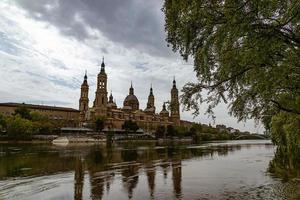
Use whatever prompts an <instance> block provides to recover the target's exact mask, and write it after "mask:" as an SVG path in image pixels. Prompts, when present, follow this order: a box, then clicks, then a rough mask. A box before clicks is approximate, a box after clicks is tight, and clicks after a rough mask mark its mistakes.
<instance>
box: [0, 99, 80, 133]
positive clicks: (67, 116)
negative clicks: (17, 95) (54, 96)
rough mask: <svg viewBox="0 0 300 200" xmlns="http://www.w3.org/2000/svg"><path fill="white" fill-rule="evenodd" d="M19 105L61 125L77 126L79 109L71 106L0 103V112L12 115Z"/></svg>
mask: <svg viewBox="0 0 300 200" xmlns="http://www.w3.org/2000/svg"><path fill="white" fill-rule="evenodd" d="M19 107H25V108H28V109H29V110H30V111H32V112H37V113H39V114H40V115H42V116H45V117H47V118H48V119H49V120H53V121H55V122H57V123H60V124H62V125H63V126H70V127H76V126H78V121H79V120H78V119H79V110H76V109H73V108H65V107H56V106H44V105H33V104H25V103H0V114H2V115H4V116H12V115H13V114H14V113H15V110H16V109H17V108H19Z"/></svg>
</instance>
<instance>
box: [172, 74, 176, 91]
mask: <svg viewBox="0 0 300 200" xmlns="http://www.w3.org/2000/svg"><path fill="white" fill-rule="evenodd" d="M173 88H176V80H175V76H174V77H173Z"/></svg>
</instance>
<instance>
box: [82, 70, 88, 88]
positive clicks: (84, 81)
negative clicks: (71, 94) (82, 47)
mask: <svg viewBox="0 0 300 200" xmlns="http://www.w3.org/2000/svg"><path fill="white" fill-rule="evenodd" d="M87 84H88V83H87V71H86V70H85V74H84V79H83V83H82V85H87Z"/></svg>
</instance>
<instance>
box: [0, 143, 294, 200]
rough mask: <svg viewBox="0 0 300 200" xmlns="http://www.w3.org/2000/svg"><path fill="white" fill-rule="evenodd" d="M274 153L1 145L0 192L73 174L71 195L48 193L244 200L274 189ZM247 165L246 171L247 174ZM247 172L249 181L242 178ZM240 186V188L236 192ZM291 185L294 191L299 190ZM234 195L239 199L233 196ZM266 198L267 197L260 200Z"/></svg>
mask: <svg viewBox="0 0 300 200" xmlns="http://www.w3.org/2000/svg"><path fill="white" fill-rule="evenodd" d="M273 150H274V147H273V146H272V145H271V144H270V143H269V142H260V143H258V144H257V142H253V143H247V142H244V143H243V142H232V143H211V144H204V145H200V146H190V145H175V144H172V145H170V144H169V145H168V146H162V145H161V146H158V145H157V144H155V143H150V144H147V145H145V144H143V145H141V144H132V143H122V144H115V145H114V146H105V145H94V146H89V147H87V146H67V147H56V146H47V145H42V146H40V145H37V146H32V145H31V146H29V145H18V146H12V145H1V146H0V152H1V154H0V155H1V156H0V179H2V181H0V188H1V186H4V185H5V184H7V183H11V178H12V177H18V179H21V178H22V177H23V178H22V179H26V177H30V178H32V177H44V176H45V175H48V176H49V175H51V174H57V173H61V174H64V173H69V172H72V171H73V172H74V175H73V190H72V189H66V188H67V186H65V185H67V184H64V183H61V184H58V186H57V188H55V187H54V188H52V189H53V190H54V191H56V192H58V193H60V194H59V195H62V196H63V195H66V194H64V193H68V192H70V191H69V190H72V191H73V194H74V195H73V197H74V199H75V200H81V199H93V200H94V199H95V200H96V199H199V198H208V199H222V195H224V193H226V194H227V195H229V196H231V199H243V198H241V196H245V197H247V198H248V197H249V195H252V193H251V192H249V191H250V190H254V191H255V188H259V187H261V185H259V184H270V185H272V184H273V183H274V180H272V179H271V178H270V176H268V175H266V174H265V170H266V168H267V163H268V162H269V160H270V159H271V158H272V157H271V155H272V153H273ZM240 162H244V163H242V164H239V163H240ZM231 163H232V164H233V166H231V165H230V164H231ZM234 163H238V165H236V164H234ZM239 165H240V166H239ZM249 165H251V168H249V169H247V166H249ZM184 169H185V171H184ZM247 170H248V171H247ZM247 172H248V173H249V175H247V174H245V173H247ZM251 173H252V174H251ZM255 173H256V174H255ZM245 177H246V178H245ZM255 178H256V179H255ZM252 179H253V180H252ZM245 181H248V182H247V183H244V182H245ZM275 181H276V180H275ZM24 184H29V185H30V183H24ZM241 184H242V185H243V184H244V187H241V188H240V186H241ZM276 184H277V182H276ZM12 185H14V184H13V183H12ZM295 185H296V186H294V188H296V189H297V188H298V187H299V184H298V183H297V184H295ZM15 186H16V187H18V188H19V189H16V190H14V191H13V190H12V189H10V188H4V187H3V188H4V189H0V199H1V198H4V199H5V198H8V199H9V198H10V197H11V194H12V193H13V192H15V193H18V192H26V188H25V189H24V187H25V186H26V185H25V186H22V184H16V185H15ZM60 187H62V188H63V189H59V188H60ZM197 187H199V189H197ZM218 187H219V190H217V188H218ZM253 188H254V189H253ZM281 189H282V188H281ZM281 189H280V190H281ZM23 190H25V191H23ZM27 190H28V188H27ZM237 190H240V191H239V192H240V193H236V191H237ZM248 190H249V191H248ZM222 191H223V192H222ZM42 193H45V194H49V199H51V198H52V199H53V198H54V199H55V198H57V196H51V195H54V194H53V193H50V190H49V191H47V189H45V190H44V191H43V192H42ZM241 194H243V195H241ZM35 195H38V194H31V195H29V196H26V195H25V196H22V198H21V197H20V198H19V199H36V196H35ZM247 195H248V196H247ZM13 197H16V195H14V196H13ZM44 197H45V196H44ZM251 197H253V196H251ZM267 197H271V196H270V195H269V194H266V196H265V198H264V199H267ZM247 198H245V199H247ZM12 199H15V198H12ZM16 199H18V198H16ZM253 199H255V197H254V198H253ZM258 199H259V198H258Z"/></svg>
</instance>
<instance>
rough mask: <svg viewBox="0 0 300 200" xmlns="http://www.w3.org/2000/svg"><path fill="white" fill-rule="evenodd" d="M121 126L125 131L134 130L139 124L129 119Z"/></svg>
mask: <svg viewBox="0 0 300 200" xmlns="http://www.w3.org/2000/svg"><path fill="white" fill-rule="evenodd" d="M122 128H123V129H124V130H126V131H133V132H136V131H137V130H138V129H139V126H138V125H137V123H136V122H133V121H131V120H126V121H125V122H124V124H123V126H122Z"/></svg>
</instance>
